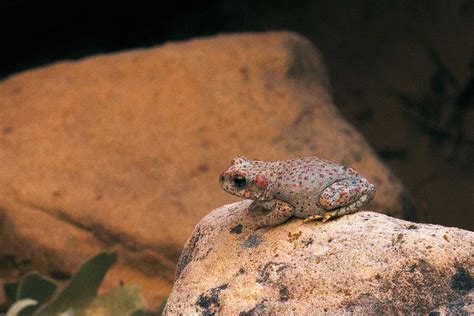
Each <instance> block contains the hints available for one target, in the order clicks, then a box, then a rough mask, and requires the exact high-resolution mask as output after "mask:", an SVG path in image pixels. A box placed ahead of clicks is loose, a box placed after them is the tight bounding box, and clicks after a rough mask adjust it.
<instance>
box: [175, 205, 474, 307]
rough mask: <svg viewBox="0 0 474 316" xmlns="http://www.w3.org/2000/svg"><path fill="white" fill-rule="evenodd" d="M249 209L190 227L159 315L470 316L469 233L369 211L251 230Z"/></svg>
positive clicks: (220, 212)
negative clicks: (428, 315) (436, 315)
mask: <svg viewBox="0 0 474 316" xmlns="http://www.w3.org/2000/svg"><path fill="white" fill-rule="evenodd" d="M249 204H250V203H249V201H248V200H247V201H243V202H239V203H234V204H230V205H225V206H223V207H221V208H218V209H215V210H214V211H212V212H211V213H210V214H209V215H207V216H206V217H205V218H204V219H203V220H202V221H201V222H200V223H199V224H198V225H197V226H196V229H195V231H194V233H193V235H192V237H191V238H190V239H189V240H188V242H187V244H186V246H185V249H184V251H183V253H182V255H181V258H180V261H179V263H178V269H177V272H176V281H175V284H174V287H173V291H172V293H171V295H170V297H169V299H168V303H167V306H166V313H167V314H169V315H175V314H177V313H178V312H180V313H182V314H184V315H191V314H202V315H211V314H214V313H221V314H223V315H270V314H271V315H315V314H319V315H320V314H323V313H327V314H329V315H334V314H341V313H347V312H348V313H355V314H358V315H381V314H413V313H415V314H423V313H429V312H430V311H438V312H440V311H441V312H448V314H449V313H453V314H463V313H464V314H466V315H467V314H469V313H471V314H472V313H474V305H473V303H472V297H473V296H472V295H473V286H474V280H473V277H472V275H473V272H474V259H473V258H474V233H473V232H470V231H466V230H461V229H458V228H449V227H443V226H438V225H430V224H415V223H412V222H408V221H404V220H399V219H396V218H392V217H389V216H386V215H382V214H379V213H374V212H357V213H355V214H352V215H348V216H344V217H342V218H339V219H336V220H333V221H329V222H327V223H315V222H313V223H307V224H303V221H302V220H301V219H296V218H294V219H292V220H290V221H288V222H286V223H284V224H282V225H280V226H276V227H273V228H266V229H258V230H254V229H253V228H252V225H253V221H252V218H251V217H250V216H249V215H248V211H247V207H248V205H249Z"/></svg>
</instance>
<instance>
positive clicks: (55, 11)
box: [0, 0, 474, 230]
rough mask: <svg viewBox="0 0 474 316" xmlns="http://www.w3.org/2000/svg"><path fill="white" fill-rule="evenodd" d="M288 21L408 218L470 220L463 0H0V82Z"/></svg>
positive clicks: (473, 12)
mask: <svg viewBox="0 0 474 316" xmlns="http://www.w3.org/2000/svg"><path fill="white" fill-rule="evenodd" d="M265 30H292V31H295V32H299V33H301V34H303V35H304V36H306V37H308V38H309V39H310V40H311V41H312V42H313V43H314V44H315V45H316V46H317V47H318V48H319V49H320V50H321V52H322V54H323V56H324V57H325V60H326V62H327V64H328V68H329V70H330V74H331V82H332V84H333V89H334V95H335V101H336V104H337V106H338V107H339V108H340V110H341V111H342V113H343V114H344V116H345V117H346V118H347V119H348V120H349V121H351V122H352V123H353V124H354V125H356V126H357V127H358V128H359V130H361V132H362V133H363V134H364V135H365V137H366V138H367V139H368V140H369V142H370V143H371V144H372V146H373V147H374V149H375V150H376V151H377V153H378V154H379V156H380V157H381V158H382V159H383V160H384V161H385V162H386V163H387V164H388V165H389V166H390V167H391V168H392V170H394V171H395V173H396V174H397V175H398V176H399V177H401V178H402V180H403V181H404V183H405V185H406V187H407V189H408V190H409V191H410V192H411V193H412V195H413V197H414V200H415V202H416V207H417V217H418V220H419V221H422V222H431V223H440V224H444V225H448V226H458V227H463V228H468V229H471V230H472V229H474V212H473V202H472V200H473V196H474V168H473V165H474V164H473V161H474V151H473V146H474V128H473V125H474V124H473V123H474V110H473V107H474V106H473V104H474V101H473V100H474V1H472V0H471V1H468V0H458V1H447V0H446V1H438V0H432V1H409V0H407V1H383V0H378V1H376V0H358V1H337V0H336V1H308V0H296V1H282V0H277V1H248V0H242V1H237V0H229V1H217V0H202V1H197V0H195V1H169V2H153V5H152V4H150V2H146V3H145V2H125V3H123V4H120V3H119V2H113V3H112V2H107V1H106V2H100V3H98V2H92V1H81V2H79V1H72V2H64V1H63V2H60V1H34V2H33V1H21V0H10V1H8V0H7V1H5V0H4V1H1V2H0V35H1V45H0V47H1V52H2V57H1V58H0V80H1V79H3V78H5V77H7V76H8V75H10V74H13V73H16V72H18V71H22V70H25V69H28V68H32V67H38V66H40V65H44V64H48V63H51V62H54V61H57V60H64V59H78V58H81V57H85V56H89V55H93V54H100V53H106V52H114V51H118V50H124V49H131V48H137V47H148V46H154V45H157V44H160V43H163V42H165V41H170V40H183V39H187V38H191V37H196V36H205V35H213V34H217V33H223V32H242V31H265Z"/></svg>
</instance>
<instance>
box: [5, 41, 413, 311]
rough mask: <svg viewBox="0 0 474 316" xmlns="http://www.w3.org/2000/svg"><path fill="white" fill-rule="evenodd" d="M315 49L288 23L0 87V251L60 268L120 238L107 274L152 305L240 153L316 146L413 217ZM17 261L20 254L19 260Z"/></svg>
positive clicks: (292, 151)
mask: <svg viewBox="0 0 474 316" xmlns="http://www.w3.org/2000/svg"><path fill="white" fill-rule="evenodd" d="M329 90H330V89H329V84H328V78H327V75H326V72H325V70H324V65H323V63H322V61H321V57H320V56H319V54H318V51H317V50H316V49H315V48H314V47H313V46H312V45H311V44H310V43H309V42H308V41H307V40H306V39H304V38H302V37H301V36H298V35H296V34H293V33H286V32H275V33H263V34H242V35H225V36H224V35H221V36H215V37H211V38H205V39H195V40H190V41H186V42H182V43H168V44H165V45H162V46H160V47H156V48H151V49H140V50H133V51H129V52H123V53H117V54H109V55H101V56H95V57H90V58H86V59H83V60H80V61H65V62H59V63H56V64H53V65H50V66H46V67H41V68H39V69H35V70H31V71H26V72H23V73H20V74H17V75H14V76H12V77H10V78H7V79H5V80H4V81H3V82H1V83H0V218H1V225H0V229H1V230H0V234H1V236H2V238H1V240H0V253H2V254H10V255H14V256H16V257H18V258H25V259H27V260H31V261H32V263H33V265H34V266H35V267H37V268H39V269H41V270H42V272H47V273H50V274H51V275H62V276H64V275H68V274H70V273H71V272H72V270H73V269H74V268H75V267H77V266H78V265H79V263H80V262H82V261H83V260H84V259H85V258H86V257H88V256H91V255H93V254H95V253H96V252H98V251H99V250H100V249H104V248H107V249H110V248H116V249H117V250H118V251H119V258H120V265H119V266H117V267H116V270H114V271H112V273H111V274H110V276H109V279H108V280H109V282H111V284H112V283H113V284H116V283H118V282H119V280H123V281H126V282H138V283H140V284H142V285H143V286H144V287H145V290H146V293H147V298H148V299H149V300H151V301H152V302H158V301H159V300H160V299H161V298H162V297H163V296H164V295H165V293H166V292H168V291H169V290H170V288H171V284H172V280H173V275H174V267H175V264H176V262H177V260H178V257H179V254H180V252H181V249H182V246H183V244H184V243H185V241H186V239H187V238H188V236H189V234H190V233H191V232H192V230H193V228H194V226H195V225H196V223H197V222H198V221H199V220H200V219H201V218H202V217H203V216H204V215H205V214H206V212H207V211H208V210H209V209H212V208H214V207H216V206H217V205H222V204H224V203H228V202H231V201H236V198H234V197H231V196H230V195H228V194H226V193H225V192H223V191H222V190H221V189H220V187H219V185H218V181H217V177H218V174H219V173H220V171H222V170H224V169H225V168H226V167H227V166H228V164H229V161H230V159H231V158H232V157H233V156H236V155H240V154H243V155H246V156H248V157H250V158H259V159H266V160H278V159H284V158H289V157H295V156H306V155H319V156H322V157H324V158H327V159H332V160H335V161H337V162H342V163H343V164H346V165H350V166H352V167H355V168H356V169H358V170H359V171H360V172H361V173H362V174H363V175H364V176H365V177H367V178H368V179H369V180H370V181H371V182H372V183H374V184H375V185H376V186H377V195H376V197H375V199H374V201H373V202H372V203H371V204H370V206H369V207H370V208H371V209H375V210H380V211H382V212H386V213H389V214H391V215H394V216H398V217H404V216H405V217H406V216H410V215H411V204H410V199H409V197H408V196H407V194H406V193H405V192H404V190H403V187H402V185H401V183H400V181H399V180H398V179H397V178H396V177H395V176H394V175H393V174H392V173H391V172H390V171H389V170H388V169H387V168H386V167H385V166H384V165H383V164H382V163H381V161H380V160H379V159H378V158H377V157H376V155H375V154H374V152H373V151H372V149H371V148H370V147H369V145H368V144H367V142H366V141H365V140H364V138H363V137H362V136H361V135H360V134H359V133H358V132H357V131H356V130H355V129H354V128H353V127H352V126H351V125H350V124H348V123H347V122H346V121H345V120H344V119H343V118H342V117H341V115H340V113H339V111H338V110H337V109H336V108H335V106H334V104H333V101H332V99H331V93H330V91H329ZM21 260H23V259H21Z"/></svg>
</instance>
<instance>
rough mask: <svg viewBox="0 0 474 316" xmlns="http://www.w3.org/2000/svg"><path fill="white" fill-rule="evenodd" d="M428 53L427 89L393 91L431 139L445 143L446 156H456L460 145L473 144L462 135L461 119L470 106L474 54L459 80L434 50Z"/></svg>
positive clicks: (473, 95) (473, 96)
mask: <svg viewBox="0 0 474 316" xmlns="http://www.w3.org/2000/svg"><path fill="white" fill-rule="evenodd" d="M428 54H429V56H430V58H431V61H432V62H433V64H434V65H435V67H436V68H435V71H434V73H433V74H432V75H431V78H430V86H429V89H428V90H427V91H426V92H425V93H424V94H423V95H421V96H412V95H410V94H408V93H405V92H400V91H395V92H393V95H394V97H395V98H396V99H397V100H398V102H399V103H400V104H401V105H402V106H403V107H404V111H405V113H406V114H407V115H408V116H409V117H410V118H412V119H413V120H414V121H415V122H416V123H417V124H418V126H419V127H421V129H422V130H423V131H424V132H425V133H426V134H428V135H429V136H430V138H431V141H432V142H433V143H435V144H437V145H439V144H446V145H448V146H449V147H450V151H451V153H450V155H449V156H450V158H459V157H458V156H459V152H460V149H461V148H462V147H463V146H470V147H472V146H473V145H474V140H473V139H470V138H469V135H466V122H465V116H466V114H467V112H468V111H470V110H472V109H474V58H473V59H472V60H471V62H470V64H469V68H470V76H469V77H468V78H467V80H466V81H465V82H464V83H461V81H459V80H458V79H456V78H455V76H454V75H453V73H452V72H451V71H450V70H449V69H448V67H446V65H445V64H444V63H443V61H442V60H441V58H440V57H439V56H438V54H437V53H436V51H435V50H433V49H428ZM468 159H469V158H468Z"/></svg>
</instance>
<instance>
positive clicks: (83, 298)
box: [5, 252, 145, 316]
mask: <svg viewBox="0 0 474 316" xmlns="http://www.w3.org/2000/svg"><path fill="white" fill-rule="evenodd" d="M116 257H117V256H116V254H115V253H107V252H102V253H99V254H98V255H96V256H94V257H92V258H90V259H89V260H87V261H86V262H85V263H84V264H83V265H82V266H81V267H80V268H79V269H78V270H77V271H76V273H74V275H73V276H72V277H71V280H70V281H69V283H68V284H67V285H66V286H65V287H64V288H62V289H59V288H58V286H57V284H56V283H55V282H54V281H53V280H51V279H49V278H47V277H44V276H41V275H40V274H39V273H37V272H34V271H33V272H30V273H28V274H26V275H25V276H24V277H23V278H22V279H21V280H20V281H19V282H18V283H9V284H6V285H5V293H6V295H7V296H8V298H9V299H10V300H11V301H13V302H14V303H13V304H12V305H11V306H10V308H9V310H8V311H7V313H6V316H30V315H31V316H53V315H63V316H86V315H99V316H100V315H107V316H108V315H110V316H112V315H129V316H139V315H144V312H143V308H144V307H145V302H144V300H143V299H142V298H141V297H140V295H139V288H138V286H136V285H122V286H119V287H116V288H114V289H112V290H110V291H108V292H106V293H104V294H101V295H98V293H97V290H98V289H99V286H100V284H101V282H102V280H103V278H104V276H105V274H106V273H107V271H108V270H109V269H110V267H111V266H112V265H113V263H114V262H115V261H116V259H117V258H116Z"/></svg>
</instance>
